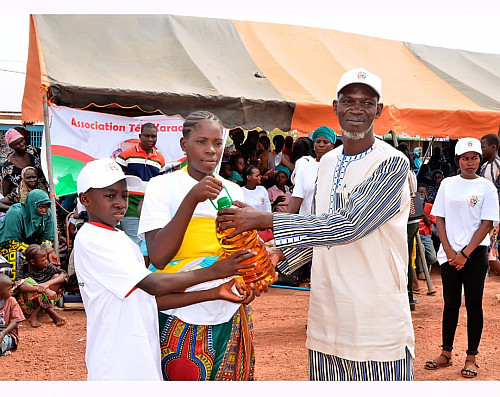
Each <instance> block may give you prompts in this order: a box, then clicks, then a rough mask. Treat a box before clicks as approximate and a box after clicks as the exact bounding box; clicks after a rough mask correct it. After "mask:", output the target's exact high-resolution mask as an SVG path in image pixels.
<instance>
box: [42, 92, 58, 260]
mask: <svg viewBox="0 0 500 397" xmlns="http://www.w3.org/2000/svg"><path fill="white" fill-rule="evenodd" d="M43 124H44V133H45V156H46V157H47V169H48V170H49V196H50V210H51V212H52V220H53V221H54V249H55V251H56V254H57V256H58V257H59V232H58V230H57V212H56V191H55V187H54V180H53V178H52V176H53V175H54V173H53V169H52V146H51V142H50V126H49V105H48V98H47V92H45V94H44V95H43Z"/></svg>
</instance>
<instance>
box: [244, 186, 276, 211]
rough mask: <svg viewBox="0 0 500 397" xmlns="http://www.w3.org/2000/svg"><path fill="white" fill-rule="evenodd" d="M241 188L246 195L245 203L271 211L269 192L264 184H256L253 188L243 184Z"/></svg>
mask: <svg viewBox="0 0 500 397" xmlns="http://www.w3.org/2000/svg"><path fill="white" fill-rule="evenodd" d="M241 190H243V195H244V196H245V204H248V205H250V206H252V207H253V208H256V209H258V210H261V211H266V212H271V202H270V201H269V194H268V193H267V190H266V188H265V187H264V186H256V187H255V189H253V190H250V189H247V188H246V187H244V186H243V187H242V188H241Z"/></svg>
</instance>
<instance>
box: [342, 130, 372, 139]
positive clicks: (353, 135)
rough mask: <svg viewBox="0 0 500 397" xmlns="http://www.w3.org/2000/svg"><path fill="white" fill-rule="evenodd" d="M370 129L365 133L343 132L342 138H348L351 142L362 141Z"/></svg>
mask: <svg viewBox="0 0 500 397" xmlns="http://www.w3.org/2000/svg"><path fill="white" fill-rule="evenodd" d="M368 131H369V129H367V130H365V131H346V130H344V129H343V130H342V136H343V137H346V138H347V139H349V140H350V141H359V140H360V139H363V138H364V137H365V136H366V134H367V133H368Z"/></svg>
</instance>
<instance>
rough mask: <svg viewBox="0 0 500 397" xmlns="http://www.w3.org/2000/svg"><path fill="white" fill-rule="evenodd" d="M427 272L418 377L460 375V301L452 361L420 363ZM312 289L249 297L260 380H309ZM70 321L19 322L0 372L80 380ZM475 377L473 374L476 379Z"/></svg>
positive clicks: (78, 342) (434, 316) (490, 358)
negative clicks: (15, 342) (431, 366)
mask: <svg viewBox="0 0 500 397" xmlns="http://www.w3.org/2000/svg"><path fill="white" fill-rule="evenodd" d="M431 278H432V281H433V284H434V288H435V289H436V291H437V293H436V294H435V295H426V294H425V292H426V291H427V289H426V286H425V282H423V281H421V282H420V283H421V288H422V291H423V292H424V293H423V294H420V295H416V298H417V299H418V303H417V309H416V311H414V312H412V316H413V325H414V329H415V338H416V357H415V361H414V364H415V379H416V380H447V381H458V380H465V379H464V378H462V377H461V376H460V369H461V368H462V366H463V363H464V360H465V350H466V340H467V336H466V312H465V308H462V311H461V313H460V321H459V325H458V329H457V334H456V338H455V350H454V352H453V361H454V364H453V365H452V366H451V367H447V368H442V369H439V370H437V371H427V370H425V369H424V368H423V366H424V363H425V361H426V360H429V359H433V358H435V357H436V356H437V355H438V354H439V351H440V350H439V345H440V341H441V310H442V294H441V291H442V289H441V279H440V276H439V269H433V272H432V274H431ZM497 294H500V277H498V276H495V275H491V276H490V277H489V278H488V279H487V280H486V286H485V294H484V303H483V307H484V318H485V323H484V331H483V337H482V341H481V345H480V347H479V350H480V355H479V356H478V359H477V361H478V363H479V365H480V367H481V368H480V370H479V376H478V377H477V378H476V379H477V380H500V358H499V357H500V354H499V353H500V351H499V350H500V343H499V342H498V336H499V335H500V302H498V301H497V299H496V295H497ZM308 301H309V292H307V291H298V290H289V289H278V288H272V289H271V291H270V292H269V293H268V294H267V295H266V296H263V297H261V298H259V299H257V300H256V301H254V302H253V303H252V306H253V309H254V325H255V337H256V349H257V362H256V371H255V376H256V379H257V380H259V381H270V380H271V381H274V380H307V379H308V375H307V374H308V373H307V350H306V348H305V340H306V322H307V307H308ZM62 314H63V315H64V316H65V317H66V320H67V324H66V325H65V326H63V327H55V326H54V325H53V324H52V322H51V320H50V318H48V317H47V316H44V317H42V324H43V325H42V327H40V328H36V329H35V328H32V327H31V326H30V325H29V323H27V322H25V323H24V324H22V327H21V329H20V334H21V338H22V339H21V343H20V346H19V349H18V350H17V351H16V352H14V353H13V354H12V355H11V356H7V357H0V380H24V381H27V380H31V381H34V380H37V381H42V380H72V381H76V380H85V379H86V369H85V338H86V335H85V312H84V311H83V310H73V311H68V310H65V311H64V312H62ZM476 379H474V380H476Z"/></svg>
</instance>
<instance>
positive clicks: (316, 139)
mask: <svg viewBox="0 0 500 397" xmlns="http://www.w3.org/2000/svg"><path fill="white" fill-rule="evenodd" d="M336 140H337V134H335V131H333V130H332V129H331V128H329V127H326V126H324V125H323V126H321V127H319V128H317V129H316V130H314V132H313V136H312V141H313V144H314V152H315V153H316V160H312V161H307V162H306V164H304V165H303V166H301V167H298V166H296V172H295V178H294V181H293V183H294V185H295V187H294V188H293V192H292V198H291V199H290V203H289V204H288V207H287V210H286V212H289V213H291V214H296V213H297V211H298V213H299V214H301V215H307V214H311V213H312V209H311V207H312V202H313V198H314V191H315V187H316V176H317V174H318V167H319V160H320V159H321V157H323V155H325V154H326V153H328V152H329V151H330V150H332V149H333V148H334V146H335V141H336ZM302 158H303V159H307V157H302Z"/></svg>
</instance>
